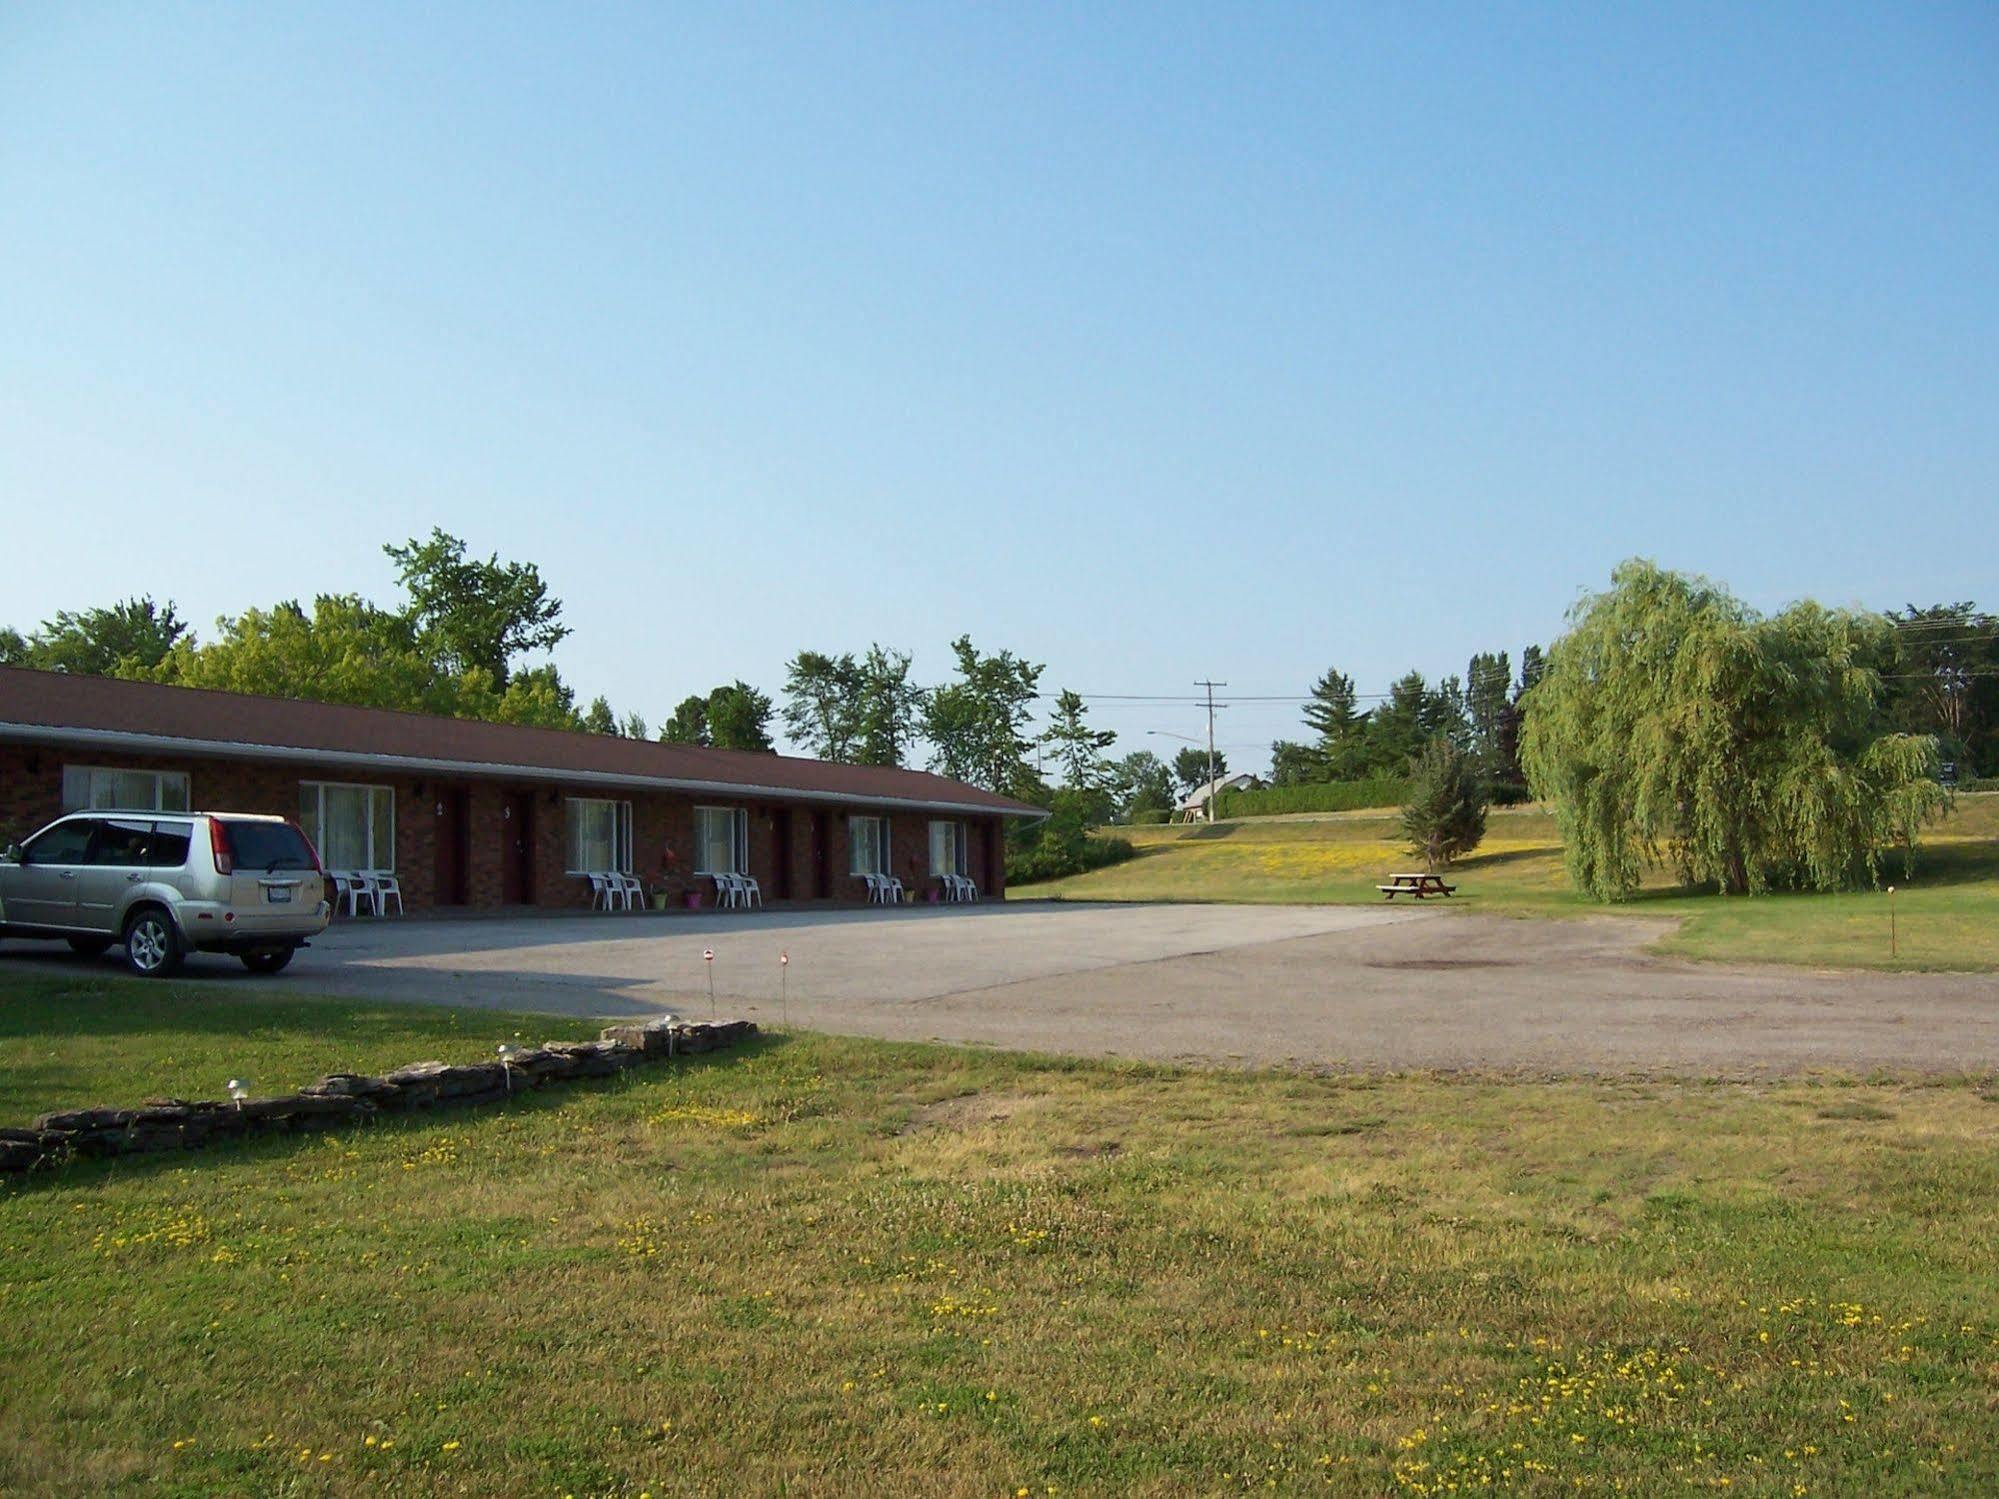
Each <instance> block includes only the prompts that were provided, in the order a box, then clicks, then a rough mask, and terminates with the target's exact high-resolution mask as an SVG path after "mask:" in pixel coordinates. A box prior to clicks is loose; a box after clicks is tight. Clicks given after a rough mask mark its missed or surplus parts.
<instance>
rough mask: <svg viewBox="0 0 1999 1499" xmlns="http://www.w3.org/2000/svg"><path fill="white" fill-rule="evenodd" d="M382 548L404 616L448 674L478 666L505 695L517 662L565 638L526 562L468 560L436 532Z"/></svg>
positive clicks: (558, 610)
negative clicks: (404, 596) (401, 595)
mask: <svg viewBox="0 0 1999 1499" xmlns="http://www.w3.org/2000/svg"><path fill="white" fill-rule="evenodd" d="M382 550H383V551H384V552H386V553H387V554H388V555H389V557H390V558H391V559H392V560H393V561H394V562H395V563H396V569H397V571H396V576H397V578H398V580H399V581H400V582H401V583H402V585H403V589H404V591H405V592H406V593H408V595H409V600H410V603H409V615H410V618H411V619H412V621H413V622H414V623H415V624H416V626H417V628H418V629H419V630H420V631H422V632H423V633H424V634H425V635H427V636H429V637H430V639H431V641H432V643H433V646H432V648H433V651H434V653H435V654H436V655H437V656H438V658H439V659H440V660H441V661H442V662H443V663H444V664H445V666H446V667H447V669H451V670H455V671H465V670H468V669H470V668H473V667H477V668H480V669H481V670H483V671H485V672H486V674H487V675H488V676H490V677H491V678H492V679H493V684H494V686H495V687H496V688H498V689H499V690H501V691H505V689H506V686H507V679H508V677H509V675H510V674H511V672H512V669H513V660H514V658H515V657H516V656H518V655H520V654H521V653H522V652H524V651H533V650H547V649H549V648H550V647H552V646H554V645H555V644H557V643H558V642H559V641H561V640H562V639H563V638H564V637H565V636H567V635H568V634H569V629H568V627H567V626H566V625H564V624H562V623H561V619H562V601H561V600H560V599H555V598H551V597H550V596H549V592H548V585H547V584H546V583H544V582H543V581H542V577H541V573H540V571H539V569H537V568H536V567H535V565H534V564H533V563H532V562H502V561H500V558H499V555H498V554H497V553H495V554H494V555H493V556H491V557H488V558H487V559H486V560H485V561H483V562H481V561H479V560H478V559H477V558H472V557H467V556H466V555H465V543H464V542H463V541H461V540H459V539H458V538H457V537H456V536H451V535H448V534H447V533H445V532H444V531H442V530H440V529H437V528H432V530H431V533H430V535H429V537H428V538H427V539H423V540H419V539H418V538H416V537H411V538H410V539H409V540H408V541H407V542H405V543H404V544H403V545H401V546H395V545H389V546H385V547H383V548H382Z"/></svg>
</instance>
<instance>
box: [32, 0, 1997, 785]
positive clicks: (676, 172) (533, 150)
mask: <svg viewBox="0 0 1999 1499" xmlns="http://www.w3.org/2000/svg"><path fill="white" fill-rule="evenodd" d="M1996 502H1999V10H1995V9H1994V8H1993V7H1992V6H1990V5H1972V4H1956V5H1951V4H1939V5H1879V6H1871V7H1870V6H1837V5H1825V4H1812V5H1797V6H1784V5H1772V6H1742V5H1735V4H1718V5H1714V6H1700V7H1696V6H1684V7H1676V8H1668V7H1658V8H1649V9H1647V10H1644V11H1643V12H1641V11H1640V9H1639V8H1637V7H1629V6H1615V7H1610V6H1577V7H1573V8H1570V9H1566V10H1565V9H1561V8H1557V7H1539V6H1537V7H1521V6H1509V7H1463V8H1451V7H1417V6H1404V5H1395V6H1386V5H1384V6H1381V7H1378V8H1367V7H1362V6H1298V7H1282V6H1256V7H1243V6H1239V5H1222V4H1215V5H1212V6H1208V7H1205V8H1194V7H1183V6H1168V5H1147V6H1097V7H1062V8H1060V9H1059V10H1058V9H1056V8H1054V7H1047V8H1042V7H1016V6H983V7H977V8H973V7H969V6H968V7H947V6H922V7H916V6H912V7H907V8H895V9H891V8H885V7H872V6H867V7H860V6H856V7H851V8H843V9H833V8H827V9H810V8H807V7H804V6H795V5H789V4H784V5H770V6H765V7H760V8H758V7H747V6H744V7H738V6H726V7H702V8H699V9H692V8H689V9H677V8H671V7H665V6H616V5H592V6H569V5H554V4H549V5H544V6H504V5H490V4H478V5H449V4H437V5H427V6H423V7H413V6H401V5H394V6H391V5H362V4H353V3H340V4H329V5H322V6H293V5H283V6H271V5H262V4H246V5H241V6H236V7H229V6H222V5H211V4H204V5H198V6H193V5H190V6H182V5H175V4H168V3H154V4H151V5H146V6H126V5H100V6H94V7H86V6H75V5H71V6H9V7H7V8H6V9H5V10H4V11H0V516H4V533H0V534H4V536H5V537H6V540H7V543H8V550H9V552H10V554H11V555H10V556H9V558H8V566H7V567H6V570H5V575H4V576H5V580H6V581H5V583H4V585H0V587H4V592H3V593H0V622H10V623H13V624H15V625H18V626H21V627H24V628H25V627H27V626H30V625H32V624H33V622H34V621H36V620H38V619H40V618H43V617H44V616H46V615H48V614H50V613H52V612H53V611H55V610H56V609H58V608H63V607H77V606H82V605H86V604H90V603H96V602H106V601H109V600H110V599H112V598H114V597H117V596H120V595H123V594H127V593H133V592H139V591H150V592H152V593H154V594H155V595H158V596H161V597H171V598H173V599H175V600H177V601H178V602H179V604H180V606H181V609H182V612H183V613H184V614H187V615H189V616H191V617H192V618H194V619H195V620H197V621H198V622H200V623H201V624H203V625H204V626H205V625H206V623H207V621H209V620H210V619H211V618H212V617H213V616H214V615H216V614H218V613H221V612H224V611H233V610H236V609H239V608H241V607H243V606H245V605H249V604H253V603H269V602H272V601H274V600H276V599H279V598H283V597H287V596H291V595H310V594H312V593H314V592H319V591H344V590H355V591H359V592H362V593H365V594H369V595H372V596H376V597H380V598H384V599H387V598H388V597H390V596H391V594H392V591H393V590H392V585H391V576H390V571H389V566H388V563H387V561H386V559H385V558H383V557H382V555H381V553H380V550H379V548H380V545H381V543H382V542H383V541H385V540H389V539H393V538H398V537H401V536H404V535H407V534H410V533H413V532H420V531H423V530H426V529H427V528H429V527H430V526H431V525H433V524H436V525H441V526H443V527H445V528H446V529H448V530H451V531H454V532H457V533H459V534H461V535H463V536H465V537H466V538H467V539H468V540H469V541H470V542H471V543H472V545H473V546H474V547H475V548H476V549H478V550H480V551H482V552H484V551H491V550H497V551H499V552H501V553H502V554H504V555H507V556H512V557H521V558H531V559H533V560H535V561H536V562H538V563H539V564H540V565H541V566H542V568H543V570H544V571H545V573H546V574H547V576H548V578H549V579H550V581H551V582H552V583H553V585H554V587H555V589H556V590H557V592H558V593H559V594H560V595H561V596H562V597H563V599H564V600H565V601H566V603H567V606H568V607H567V617H568V620H569V622H570V623H571V624H572V625H573V626H574V627H575V631H576V633H575V635H574V637H573V638H572V639H570V640H569V641H567V642H566V643H565V644H564V645H563V647H562V648H561V650H560V651H559V653H558V657H557V659H558V660H559V662H560V664H561V666H562V668H563V670H564V672H565V674H566V675H567V676H569V677H570V678H571V679H572V680H573V681H574V683H575V684H576V685H577V687H578V688H579V689H580V691H581V692H582V693H583V694H584V695H585V696H586V697H587V696H588V695H590V694H594V693H597V692H604V693H607V694H608V695H609V696H610V697H611V699H612V701H613V702H614V704H616V705H617V706H618V707H619V708H620V709H621V710H622V709H626V708H638V709H640V710H641V711H643V712H644V713H645V714H646V715H647V717H648V718H649V719H651V720H653V721H655V722H656V721H657V720H658V719H659V718H660V716H661V715H662V714H664V713H665V712H666V711H667V710H668V708H669V707H670V706H671V704H672V703H673V702H674V701H675V700H677V699H678V698H679V697H681V696H682V695H684V694H685V693H687V692H689V691H693V690H697V689H699V690H705V689H706V688H707V687H709V686H710V685H712V684H713V683H715V682H718V681H723V680H727V679H729V678H732V677H737V676H741V677H744V678H746V679H748V680H750V681H752V682H755V683H758V684H760V685H762V686H763V687H765V688H766V689H767V690H771V691H773V692H775V691H776V689H777V688H778V687H779V685H780V682H781V678H782V664H783V662H784V661H785V659H786V658H787V657H788V656H789V655H791V654H792V653H793V652H794V651H796V650H797V649H798V648H800V647H802V646H812V647H818V648H823V649H843V648H857V647H864V646H865V645H866V644H867V643H868V641H869V640H871V639H880V640H882V641H884V642H888V643H892V644H898V645H901V646H904V647H906V648H910V649H913V650H915V651H916V653H917V663H918V669H919V673H920V674H921V675H922V676H923V677H924V678H925V679H927V680H935V679H937V678H939V677H940V676H941V675H942V674H943V673H944V671H945V669H946V667H947V665H948V653H947V650H946V643H947V642H948V641H949V639H950V638H951V637H952V636H954V635H957V634H959V633H960V632H967V631H968V632H970V633H971V635H972V636H973V638H974V639H975V640H977V641H978V642H979V643H980V644H982V645H984V646H986V647H988V648H997V647H1000V646H1006V647H1010V648H1012V649H1014V650H1016V651H1019V652H1022V653H1024V654H1025V655H1027V656H1029V657H1030V658H1032V659H1034V660H1038V661H1045V662H1046V663H1047V664H1048V673H1047V676H1046V678H1045V679H1044V683H1045V685H1047V686H1049V687H1051V688H1052V687H1055V686H1058V685H1059V686H1074V687H1077V688H1081V689H1084V690H1088V691H1094V692H1104V693H1119V692H1123V693H1145V692H1182V691H1186V690H1188V684H1189V683H1190V682H1191V681H1192V679H1194V678H1196V677H1199V676H1203V675H1212V676H1215V677H1218V678H1224V679H1226V680H1227V681H1229V682H1230V683H1231V684H1232V685H1233V689H1234V690H1237V691H1250V692H1263V693H1284V692H1299V691H1302V690H1303V688H1304V686H1305V684H1306V683H1307V682H1308V681H1309V680H1310V679H1311V678H1312V677H1313V676H1314V675H1316V674H1317V673H1318V672H1319V671H1321V670H1322V669H1324V668H1325V667H1326V666H1327V665H1328V664H1338V665H1340V666H1342V667H1343V668H1345V669H1346V670H1348V671H1350V672H1351V673H1352V674H1354V675H1355V676H1356V677H1357V678H1358V679H1359V682H1360V685H1361V687H1362V689H1363V690H1364V691H1378V690H1380V689H1381V688H1382V687H1384V686H1385V685H1386V683H1387V682H1388V680H1389V679H1390V678H1392V677H1393V676H1394V675H1396V674H1397V673H1398V672H1400V671H1402V670H1404V669H1406V668H1407V667H1409V666H1417V667H1420V668H1422V669H1424V670H1425V671H1426V672H1429V673H1430V674H1432V675H1436V674H1440V673H1443V672H1448V671H1461V670H1462V669H1463V666H1464V661H1465V658H1466V656H1467V655H1468V654H1469V653H1470V652H1471V651H1472V650H1474V649H1481V648H1494V649H1496V648H1508V649H1511V650H1513V651H1514V652H1515V654H1516V656H1517V653H1518V650H1519V647H1520V646H1521V645H1523V644H1525V643H1526V642H1528V641H1532V640H1546V639H1547V638H1549V637H1550V636H1551V635H1552V634H1554V633H1555V632H1556V631H1557V629H1558V628H1559V625H1560V621H1561V618H1562V615H1563V611H1564V610H1565V609H1566V607H1567V606H1568V605H1569V603H1570V602H1571V601H1572V600H1573V599H1574V598H1575V596H1576V594H1577V592H1578V590H1580V589H1583V588H1590V587H1597V586H1600V585H1601V584H1602V583H1603V582H1604V580H1605V578H1606V576H1607V574H1608V572H1609V570H1610V568H1611V567H1612V566H1613V565H1614V564H1615V563H1616V562H1617V561H1618V559H1620V558H1622V557H1625V556H1629V555H1632V554H1646V555H1650V556H1653V557H1656V558H1658V559H1659V560H1661V561H1662V562H1665V563H1667V564H1669V565H1672V566H1677V567H1684V568H1689V569H1694V570H1698V571H1703V572H1707V573H1710V574H1712V575H1714V576H1717V577H1719V578H1722V579H1724V580H1726V581H1727V582H1728V583H1730V584H1731V585H1732V586H1734V587H1735V588H1736V589H1737V590H1738V591H1739V592H1741V593H1742V594H1744V595H1745V596H1746V597H1748V598H1749V599H1750V600H1751V601H1753V602H1755V603H1757V604H1759V605H1762V606H1774V605H1777V604H1780V603H1782V602H1784V601H1786V600H1788V599H1791V598H1794V597H1798V596H1801V595H1806V594H1810V595H1814V596H1817V597H1820V598H1823V599H1826V600H1828V601H1832V602H1861V603H1868V604H1872V605H1879V606H1887V605H1895V604H1900V603H1902V602H1905V601H1908V600H1915V601H1918V602H1923V601H1932V600H1946V601H1955V600H1958V599H1963V598H1977V599H1979V600H1981V601H1982V602H1984V603H1986V604H1988V605H1990V604H1994V603H1999V568H1995V565H1994V557H1995V547H1994V543H1995V541H1999V503H1996ZM1097 716H1098V717H1099V718H1100V719H1101V721H1102V722H1103V723H1105V724H1106V725H1108V726H1110V727H1113V728H1116V729H1117V730H1119V731H1120V733H1121V735H1122V736H1124V738H1123V745H1122V747H1136V746H1137V745H1140V744H1143V743H1144V742H1145V741H1144V739H1143V737H1142V735H1143V731H1144V730H1145V729H1148V728H1158V729H1166V730H1171V731H1174V732H1181V733H1187V734H1195V733H1198V732H1199V726H1200V722H1201V720H1200V716H1199V714H1198V713H1196V712H1194V711H1192V710H1190V709H1186V708H1171V707H1163V708H1138V707H1118V706H1115V705H1110V704H1105V705H1102V706H1101V707H1100V708H1099V709H1098V712H1097ZM1226 717H1227V722H1226V726H1225V727H1224V729H1223V732H1222V735H1221V737H1222V740H1223V742H1224V743H1225V744H1231V745H1252V746H1253V745H1262V744H1267V742H1268V741H1269V739H1270V738H1271V737H1272V736H1273V735H1274V734H1278V733H1283V732H1288V731H1289V730H1290V728H1291V726H1292V724H1293V721H1294V718H1295V714H1294V713H1293V711H1292V710H1290V709H1286V708H1277V709H1269V708H1252V707H1247V706H1245V707H1242V708H1238V709H1235V710H1231V712H1230V713H1229V714H1228V715H1227V716H1226ZM1152 743H1153V747H1155V748H1166V749H1171V748H1173V746H1172V745H1171V744H1170V743H1165V742H1163V741H1158V740H1155V741H1153V742H1152ZM1235 758H1236V759H1237V760H1238V761H1247V760H1250V759H1253V758H1254V755H1253V753H1252V752H1248V751H1245V752H1242V753H1239V754H1237V755H1236V756H1235Z"/></svg>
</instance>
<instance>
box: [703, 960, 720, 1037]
mask: <svg viewBox="0 0 1999 1499" xmlns="http://www.w3.org/2000/svg"><path fill="white" fill-rule="evenodd" d="M701 961H702V962H703V963H704V964H706V965H707V968H708V1018H709V1019H710V1020H713V1019H715V1018H716V1014H717V1011H716V1009H715V949H714V948H712V947H704V948H702V949H701Z"/></svg>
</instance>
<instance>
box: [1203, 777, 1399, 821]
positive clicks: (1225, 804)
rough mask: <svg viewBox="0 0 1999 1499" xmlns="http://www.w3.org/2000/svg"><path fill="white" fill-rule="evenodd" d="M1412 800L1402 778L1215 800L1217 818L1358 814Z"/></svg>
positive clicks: (1233, 794) (1278, 789) (1324, 784)
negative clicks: (1337, 813) (1326, 813)
mask: <svg viewBox="0 0 1999 1499" xmlns="http://www.w3.org/2000/svg"><path fill="white" fill-rule="evenodd" d="M1408 799H1409V782H1408V781H1407V780H1406V779H1404V778H1403V777H1401V776H1370V777H1368V778H1367V779H1366V780H1361V781H1319V782H1315V783H1313V784H1310V785H1305V786H1268V787H1265V788H1264V789H1263V790H1261V791H1224V792H1223V793H1222V794H1221V795H1220V796H1219V797H1217V798H1216V799H1215V815H1216V816H1217V817H1274V816H1276V815H1277V814H1279V813H1283V812H1356V811H1360V810H1361V809H1363V808H1366V807H1399V806H1401V805H1402V803H1403V802H1405V801H1407V800H1408Z"/></svg>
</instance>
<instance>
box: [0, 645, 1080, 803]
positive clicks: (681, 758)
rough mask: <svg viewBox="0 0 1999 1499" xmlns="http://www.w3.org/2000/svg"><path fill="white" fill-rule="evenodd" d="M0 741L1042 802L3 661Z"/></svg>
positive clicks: (747, 757) (916, 780)
mask: <svg viewBox="0 0 1999 1499" xmlns="http://www.w3.org/2000/svg"><path fill="white" fill-rule="evenodd" d="M0 740H14V741H34V742H42V743H72V742H94V743H97V744H100V745H103V746H104V747H106V748H121V747H123V748H130V749H133V750H136V751H142V752H145V753H155V754H157V753H171V752H174V751H179V752H181V753H185V754H208V755H218V756H224V757H227V758H240V759H266V758H272V757H278V758H286V759H313V758H317V759H321V760H335V761H341V760H347V761H353V760H359V759H367V760H370V761H379V762H381V764H382V766H383V768H385V769H387V768H393V767H395V766H396V765H398V764H401V765H402V766H403V767H405V768H409V769H419V768H420V769H425V770H447V771H455V772H457V773H460V774H465V775H490V776H502V777H506V778H509V779H534V780H568V781H587V782H593V783H598V784H625V785H630V786H648V785H651V786H665V787H671V788H679V789H689V790H711V791H724V790H729V789H737V790H740V792H741V793H742V794H744V795H784V794H795V795H798V796H801V797H805V798H809V799H812V800H839V801H850V802H874V803H884V804H889V805H895V804H902V805H908V804H912V803H913V804H917V805H920V806H924V807H929V808H934V809H951V810H957V811H965V812H1000V813H1013V814H1017V815H1029V816H1040V815H1042V813H1041V811H1040V809H1039V808H1036V807H1032V806H1029V805H1028V804H1026V803H1024V802H1019V801H1015V800H1013V799H1012V798H1010V797H1004V796H996V795H994V794H993V793H992V792H990V791H982V790H980V789H979V788H978V787H976V786H968V785H966V784H965V783H964V782H962V781H953V780H947V779H946V778H945V777H943V776H937V775H931V774H930V773H929V772H928V771H922V770H897V769H892V768H889V767H885V766H875V765H835V764H832V763H830V762H828V761H825V760H808V759H803V758H801V757H799V756H795V755H771V754H760V753H757V752H755V751H752V750H722V749H705V748H702V747H700V746H698V745H690V744H660V743H656V742H654V741H652V740H646V739H619V738H616V737H614V736H612V735H608V734H583V733H576V732H573V731H570V730H566V729H537V728H527V727H523V726H522V725H519V724H504V723H483V722H480V721H478V720H475V719H468V718H441V717H438V716H436V715H434V714H428V713H402V712H397V711H394V710H391V709H387V708H355V707H350V706H348V705H346V704H344V703H314V702H302V701H297V700H294V699H291V698H277V697H253V696H251V695H249V694H247V693H240V692H215V691H210V690H208V689H206V688H196V687H165V686H161V685H159V684H158V683H154V682H126V681H120V680H117V679H115V678H111V677H87V676H74V675H71V674H69V673H66V672H52V671H30V670H27V669H25V668H22V667H0Z"/></svg>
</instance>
